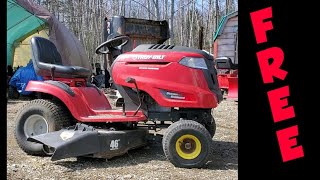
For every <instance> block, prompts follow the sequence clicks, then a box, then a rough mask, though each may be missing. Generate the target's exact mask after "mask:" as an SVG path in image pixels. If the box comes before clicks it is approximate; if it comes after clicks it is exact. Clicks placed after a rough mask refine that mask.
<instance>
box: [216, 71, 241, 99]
mask: <svg viewBox="0 0 320 180" xmlns="http://www.w3.org/2000/svg"><path fill="white" fill-rule="evenodd" d="M217 77H218V82H219V87H220V89H225V90H228V96H227V98H230V99H234V98H238V70H236V71H232V72H231V73H229V74H218V76H217Z"/></svg>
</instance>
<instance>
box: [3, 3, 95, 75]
mask: <svg viewBox="0 0 320 180" xmlns="http://www.w3.org/2000/svg"><path fill="white" fill-rule="evenodd" d="M45 28H49V39H50V40H51V41H52V42H53V43H54V44H55V45H56V47H57V49H58V51H59V53H60V54H61V57H62V61H63V64H64V65H74V66H81V67H85V68H88V69H91V67H90V62H89V59H88V57H87V55H86V53H85V50H84V48H83V46H82V44H81V43H80V41H79V40H78V39H77V37H76V36H75V35H74V34H73V33H71V32H70V31H69V30H68V28H67V27H65V26H64V25H63V24H62V23H60V22H59V21H58V19H57V18H56V17H54V16H53V15H52V14H51V13H50V12H49V11H48V10H46V9H45V8H43V7H42V6H40V5H38V4H36V3H34V2H33V1H32V0H7V64H8V65H12V64H13V62H12V59H13V54H14V50H15V47H16V46H17V45H18V43H20V42H21V41H23V40H24V39H26V38H27V37H28V36H30V35H32V34H34V33H35V32H37V31H39V30H42V29H45Z"/></svg>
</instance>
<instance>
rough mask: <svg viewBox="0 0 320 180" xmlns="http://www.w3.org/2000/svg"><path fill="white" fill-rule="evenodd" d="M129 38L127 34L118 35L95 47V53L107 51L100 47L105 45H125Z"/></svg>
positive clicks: (108, 46) (105, 52)
mask: <svg viewBox="0 0 320 180" xmlns="http://www.w3.org/2000/svg"><path fill="white" fill-rule="evenodd" d="M129 40H130V38H129V37H128V36H118V37H115V38H112V39H109V40H107V41H106V42H103V43H102V44H100V45H99V46H98V47H97V49H96V54H107V53H108V52H109V51H108V50H106V51H102V50H101V49H102V48H103V47H107V48H108V49H109V48H111V47H119V49H121V48H122V46H124V45H126V44H127V43H128V42H129Z"/></svg>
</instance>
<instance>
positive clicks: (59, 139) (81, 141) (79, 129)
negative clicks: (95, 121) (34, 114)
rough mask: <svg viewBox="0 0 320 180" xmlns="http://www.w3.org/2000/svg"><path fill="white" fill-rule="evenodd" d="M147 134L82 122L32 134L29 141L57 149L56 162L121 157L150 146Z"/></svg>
mask: <svg viewBox="0 0 320 180" xmlns="http://www.w3.org/2000/svg"><path fill="white" fill-rule="evenodd" d="M146 135H147V129H140V128H139V129H134V130H124V131H107V130H100V129H99V130H98V129H94V128H93V127H91V126H87V125H83V124H79V123H78V124H77V125H76V126H75V127H74V128H73V129H62V130H60V131H55V132H50V133H46V134H41V135H37V136H32V137H29V138H28V139H27V140H28V141H31V142H36V143H41V144H44V145H47V146H49V147H51V148H54V153H53V155H52V157H51V160H52V161H56V160H60V159H64V158H70V157H78V156H90V157H96V158H112V157H114V156H119V155H122V154H125V153H126V152H127V151H128V150H130V149H134V148H137V147H140V146H144V145H146V144H147V141H146Z"/></svg>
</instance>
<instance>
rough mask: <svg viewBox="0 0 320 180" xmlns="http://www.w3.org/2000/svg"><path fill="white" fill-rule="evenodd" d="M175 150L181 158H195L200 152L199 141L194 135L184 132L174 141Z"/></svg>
mask: <svg viewBox="0 0 320 180" xmlns="http://www.w3.org/2000/svg"><path fill="white" fill-rule="evenodd" d="M176 151H177V153H178V155H179V156H180V157H181V158H183V159H195V158H197V157H198V156H199V154H200V152H201V143H200V141H199V139H198V138H197V137H195V136H194V135H190V134H186V135H183V136H181V137H180V138H179V139H178V140H177V141H176Z"/></svg>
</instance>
